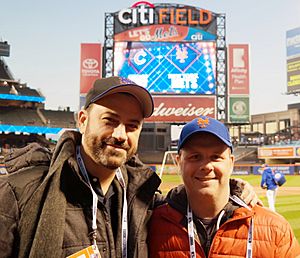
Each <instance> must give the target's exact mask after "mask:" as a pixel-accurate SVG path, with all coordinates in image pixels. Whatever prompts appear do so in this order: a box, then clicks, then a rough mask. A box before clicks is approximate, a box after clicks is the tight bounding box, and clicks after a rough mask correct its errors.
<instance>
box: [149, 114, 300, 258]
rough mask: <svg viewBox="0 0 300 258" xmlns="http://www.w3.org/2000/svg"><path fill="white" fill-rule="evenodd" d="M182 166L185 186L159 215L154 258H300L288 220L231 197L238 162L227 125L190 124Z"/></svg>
mask: <svg viewBox="0 0 300 258" xmlns="http://www.w3.org/2000/svg"><path fill="white" fill-rule="evenodd" d="M177 163H178V168H179V170H180V173H181V175H182V179H183V185H181V186H179V187H177V188H174V189H172V190H171V191H170V192H169V193H168V196H167V204H164V205H162V206H160V207H158V208H156V209H155V210H154V212H153V215H152V218H151V222H150V225H149V232H148V236H149V250H150V252H149V254H150V257H155V258H160V257H164V258H169V257H170V258H171V257H195V258H196V257H199V258H200V257H203V258H205V257H246V258H251V257H262V258H263V257H266V258H270V257H274V258H275V257H285V258H287V257H289V258H293V257H300V246H299V243H298V242H297V239H296V238H295V236H294V234H293V231H292V229H291V227H290V225H289V224H288V222H287V221H286V220H285V219H284V218H283V217H281V216H280V215H279V214H277V213H274V212H272V211H270V210H268V209H266V208H264V207H260V206H254V207H253V208H251V207H248V206H247V205H246V204H245V203H244V202H243V201H242V200H241V199H239V198H238V197H237V196H236V195H234V194H233V193H232V192H231V191H230V187H229V180H230V175H231V173H232V170H233V165H234V156H233V155H232V143H231V140H230V136H229V133H228V129H227V128H226V126H225V125H224V124H222V123H221V122H219V121H217V120H215V119H213V118H210V117H205V116H200V117H198V118H195V119H194V120H192V121H191V122H189V123H187V124H186V125H185V126H184V127H183V129H182V131H181V134H180V137H179V142H178V155H177Z"/></svg>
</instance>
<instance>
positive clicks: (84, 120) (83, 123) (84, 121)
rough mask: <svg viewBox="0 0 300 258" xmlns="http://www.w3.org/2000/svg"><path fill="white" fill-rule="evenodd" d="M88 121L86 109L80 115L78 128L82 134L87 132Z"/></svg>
mask: <svg viewBox="0 0 300 258" xmlns="http://www.w3.org/2000/svg"><path fill="white" fill-rule="evenodd" d="M87 120H88V112H87V110H85V109H81V110H80V111H79V113H78V128H79V131H80V133H81V134H83V133H84V132H85V129H86V125H87Z"/></svg>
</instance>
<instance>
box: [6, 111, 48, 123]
mask: <svg viewBox="0 0 300 258" xmlns="http://www.w3.org/2000/svg"><path fill="white" fill-rule="evenodd" d="M0 124H6V125H28V126H44V123H43V122H42V120H41V119H40V117H39V115H38V114H37V110H36V109H29V108H14V107H1V110H0Z"/></svg>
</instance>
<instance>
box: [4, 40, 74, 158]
mask: <svg viewBox="0 0 300 258" xmlns="http://www.w3.org/2000/svg"><path fill="white" fill-rule="evenodd" d="M0 46H1V49H0V156H1V155H4V154H5V153H7V152H10V151H12V149H13V148H19V147H23V146H25V145H26V144H27V143H29V142H39V143H41V144H42V145H44V146H47V147H50V146H51V141H49V140H48V139H46V135H47V134H49V135H52V134H59V133H60V132H61V131H63V129H64V128H75V125H76V123H75V119H74V113H73V112H71V111H70V110H69V109H66V110H63V111H61V110H47V109H45V97H44V96H43V95H42V93H41V92H39V91H38V90H36V89H32V88H30V87H28V86H27V85H26V83H21V82H20V81H18V80H16V79H15V78H14V77H13V75H12V73H11V71H10V69H9V67H8V65H7V63H6V62H5V60H4V58H3V56H9V45H8V44H7V42H0ZM4 50H5V51H4Z"/></svg>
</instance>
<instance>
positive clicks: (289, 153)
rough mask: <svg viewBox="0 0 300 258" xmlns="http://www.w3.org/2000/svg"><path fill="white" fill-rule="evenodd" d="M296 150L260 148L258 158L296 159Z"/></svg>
mask: <svg viewBox="0 0 300 258" xmlns="http://www.w3.org/2000/svg"><path fill="white" fill-rule="evenodd" d="M295 148H296V147H258V149H257V152H258V155H257V156H258V158H259V159H266V158H267V159H272V158H273V159H277V158H282V159H284V158H287V159H290V158H295V157H296V150H295ZM298 156H299V155H298Z"/></svg>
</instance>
